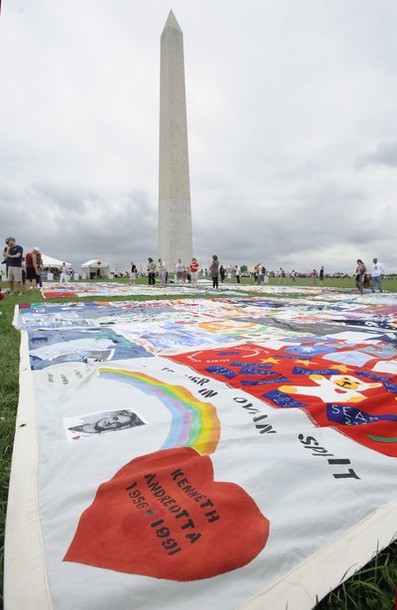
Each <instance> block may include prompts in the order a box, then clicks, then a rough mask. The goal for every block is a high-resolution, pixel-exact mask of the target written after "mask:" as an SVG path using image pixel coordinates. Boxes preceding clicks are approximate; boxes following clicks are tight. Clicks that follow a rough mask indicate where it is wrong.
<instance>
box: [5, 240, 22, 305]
mask: <svg viewBox="0 0 397 610" xmlns="http://www.w3.org/2000/svg"><path fill="white" fill-rule="evenodd" d="M6 244H7V246H8V252H7V265H8V285H9V287H10V294H15V287H16V288H17V290H18V295H19V296H21V295H22V257H23V248H22V246H18V245H17V242H16V241H15V237H7V239H6Z"/></svg>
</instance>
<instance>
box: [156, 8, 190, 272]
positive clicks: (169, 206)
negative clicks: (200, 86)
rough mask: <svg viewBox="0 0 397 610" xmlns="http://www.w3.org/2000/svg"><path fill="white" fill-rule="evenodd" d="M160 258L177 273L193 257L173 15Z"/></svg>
mask: <svg viewBox="0 0 397 610" xmlns="http://www.w3.org/2000/svg"><path fill="white" fill-rule="evenodd" d="M158 223H159V225H158V255H159V257H160V258H162V259H163V260H165V262H166V264H167V268H168V270H169V271H171V272H172V271H174V269H175V263H176V261H177V260H178V258H180V259H181V260H182V262H183V263H184V264H185V265H187V264H189V263H190V261H191V259H192V255H193V238H192V213H191V206H190V176H189V152H188V140H187V118H186V92H185V68H184V56H183V34H182V30H181V28H180V27H179V24H178V22H177V20H176V19H175V16H174V13H173V12H172V11H170V14H169V15H168V19H167V21H166V24H165V26H164V30H163V33H162V35H161V61H160V166H159V216H158Z"/></svg>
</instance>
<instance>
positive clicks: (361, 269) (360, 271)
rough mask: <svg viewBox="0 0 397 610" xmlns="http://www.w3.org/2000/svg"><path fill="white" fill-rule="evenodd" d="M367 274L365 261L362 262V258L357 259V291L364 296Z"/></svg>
mask: <svg viewBox="0 0 397 610" xmlns="http://www.w3.org/2000/svg"><path fill="white" fill-rule="evenodd" d="M366 273H367V268H366V266H365V265H364V263H363V261H362V260H361V258H358V259H357V267H356V279H355V282H356V286H357V290H358V291H359V292H360V294H361V295H363V294H364V280H365V274H366Z"/></svg>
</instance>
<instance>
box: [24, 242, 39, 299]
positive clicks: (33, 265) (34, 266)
mask: <svg viewBox="0 0 397 610" xmlns="http://www.w3.org/2000/svg"><path fill="white" fill-rule="evenodd" d="M39 254H40V250H39V248H33V250H32V251H31V252H28V253H27V255H26V258H25V263H26V279H27V280H28V282H29V288H30V290H33V289H34V288H36V285H37V280H38V278H39V268H38V255H39ZM40 273H41V271H40Z"/></svg>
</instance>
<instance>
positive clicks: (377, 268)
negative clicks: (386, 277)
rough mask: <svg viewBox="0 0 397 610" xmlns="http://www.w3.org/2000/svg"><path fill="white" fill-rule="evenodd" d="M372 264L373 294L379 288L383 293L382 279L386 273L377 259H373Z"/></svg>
mask: <svg viewBox="0 0 397 610" xmlns="http://www.w3.org/2000/svg"><path fill="white" fill-rule="evenodd" d="M372 263H373V265H372V273H371V279H372V292H375V288H376V287H377V288H378V290H379V292H383V288H382V277H383V273H384V267H383V265H382V263H380V262H379V261H378V259H377V258H376V257H375V258H374V259H372Z"/></svg>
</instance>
